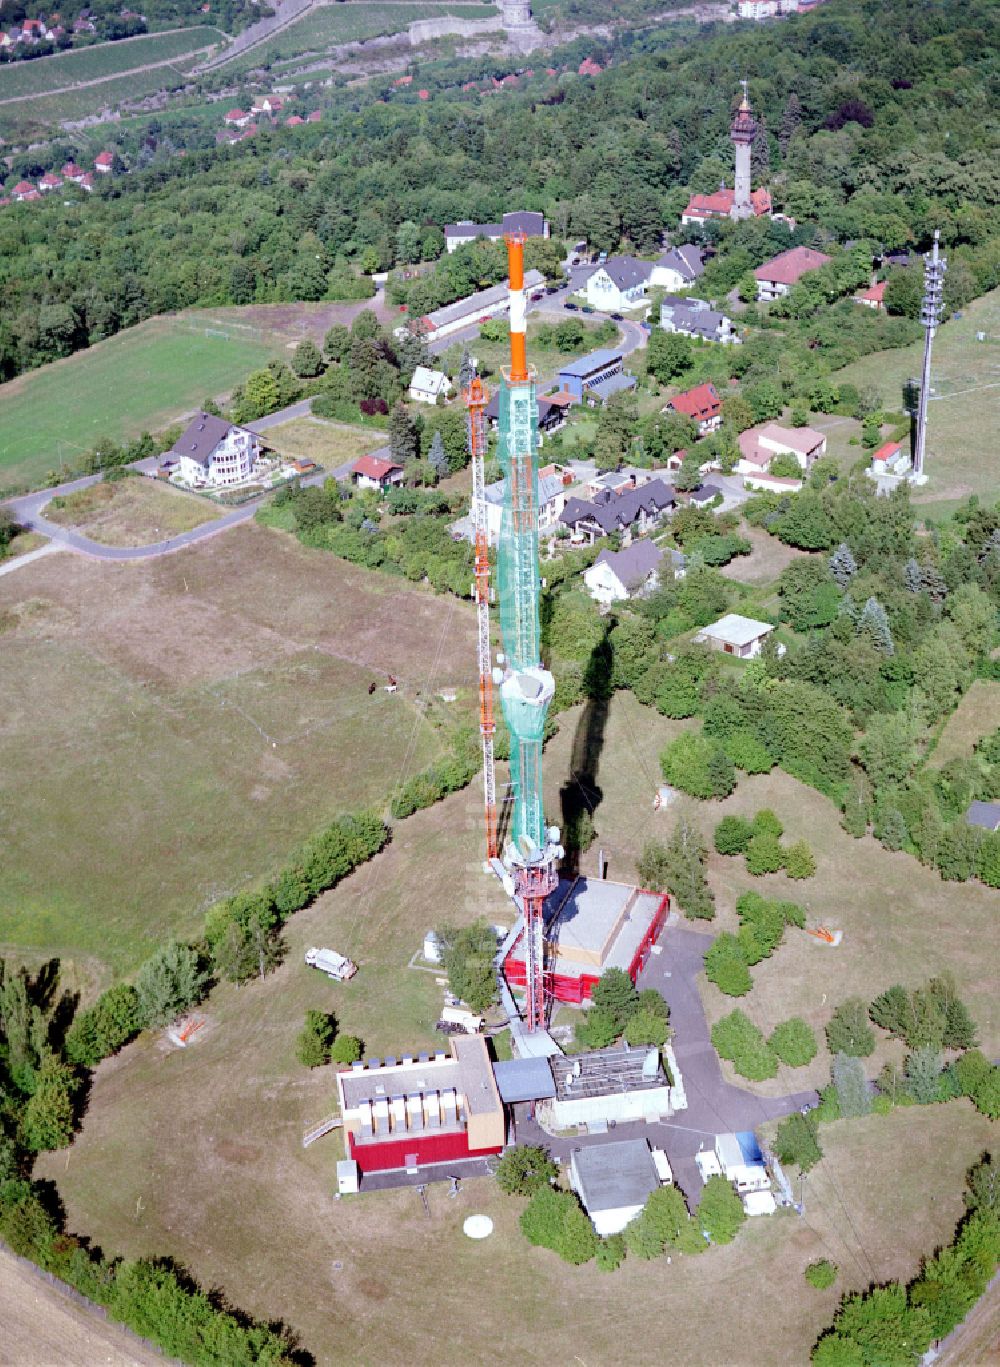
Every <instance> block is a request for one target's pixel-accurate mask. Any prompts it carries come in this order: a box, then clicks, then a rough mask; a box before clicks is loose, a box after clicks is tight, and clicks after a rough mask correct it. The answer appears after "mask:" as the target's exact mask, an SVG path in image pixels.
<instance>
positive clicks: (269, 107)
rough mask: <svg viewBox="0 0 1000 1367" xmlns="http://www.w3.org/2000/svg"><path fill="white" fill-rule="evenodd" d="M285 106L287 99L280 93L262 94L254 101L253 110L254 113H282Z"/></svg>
mask: <svg viewBox="0 0 1000 1367" xmlns="http://www.w3.org/2000/svg"><path fill="white" fill-rule="evenodd" d="M284 107H285V101H284V100H283V99H282V98H281V96H280V95H261V96H259V97H258V98H257V99H256V100H254V102H253V108H252V112H253V113H254V114H280V113H281V111H282V110H283V109H284Z"/></svg>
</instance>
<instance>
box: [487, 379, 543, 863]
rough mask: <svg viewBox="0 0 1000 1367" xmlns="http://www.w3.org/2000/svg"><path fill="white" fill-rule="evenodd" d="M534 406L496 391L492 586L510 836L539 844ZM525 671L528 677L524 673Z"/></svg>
mask: <svg viewBox="0 0 1000 1367" xmlns="http://www.w3.org/2000/svg"><path fill="white" fill-rule="evenodd" d="M537 412H538V407H537V404H536V402H535V386H534V385H533V384H523V385H515V386H513V387H510V386H508V385H507V384H503V385H502V386H501V388H500V450H499V455H500V465H501V468H502V470H503V476H504V500H503V510H502V515H501V519H500V545H499V549H498V555H497V580H498V586H499V599H500V634H501V637H502V640H503V650H504V655H505V657H506V665H507V668H508V669H509V670H511V671H513V674H514V675H515V676H516V678H515V679H513V680H511V681H510V682H507V683H505V684H504V685H503V686H502V687H501V689H500V701H501V704H502V706H503V713H504V717H505V719H506V721H507V726H508V729H509V730H510V776H511V784H512V787H513V790H514V819H513V823H512V826H511V832H510V833H511V836H512V838H513V839H514V840H520V838H521V837H525V836H526V837H527V838H528V839H529V840H531V842H532V843H533V844H535V845H537V846H539V847H540V846H541V845H543V844H544V840H545V820H544V814H543V810H542V734H543V732H544V729H545V713H546V711H547V700H546V699H544V698H543V689H542V685H541V683H540V681H539V678H536V677H535V675H538V674H539V666H540V663H541V632H540V626H539V612H538V591H539V568H538V460H537V453H538V422H537ZM525 671H533V673H532V674H526V673H525Z"/></svg>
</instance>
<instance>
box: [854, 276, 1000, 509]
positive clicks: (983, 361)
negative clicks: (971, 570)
mask: <svg viewBox="0 0 1000 1367" xmlns="http://www.w3.org/2000/svg"><path fill="white" fill-rule="evenodd" d="M979 332H982V333H984V334H985V340H984V341H982V342H977V341H976V334H977V333H979ZM922 356H923V344H922V343H918V344H916V345H914V346H910V347H904V348H902V349H900V350H897V351H885V352H878V353H876V354H875V355H873V356H866V357H865V358H864V360H861V361H856V362H855V363H854V364H853V365H850V366H847V367H846V369H844V370H838V371H837V372H836V374H835V375H834V377H833V378H834V380H835V381H836V382H838V383H840V382H844V381H849V382H850V383H852V384H856V385H857V386H858V387H859V388H865V387H866V386H871V385H873V386H874V387H875V388H876V389H878V390H879V391H880V393H881V394H882V397H883V400H884V402H885V404H886V407H887V408H888V409H892V410H894V411H898V410H899V408H900V407H901V403H902V399H901V395H902V386H903V383H904V382H905V381H906V380H907V379H908V378H909V377H910V376H913V375H916V376H919V375H920V366H921V358H922ZM931 385H932V391H933V392H932V394H931V396H930V402H929V405H928V431H927V474H928V475H929V476H930V480H929V483H928V484H927V485H926V486H925V487H924V488H923V489H917V490H914V492H913V502H914V504H915V505H917V509H918V513H920V512H922V511H926V512H927V513H929V514H931V515H933V514H935V513H938V514H940V513H943V512H947V511H948V510H949V508H950V507H953V506H954V505H955V503H957V502H958V501H960V500H962V499H965V498H967V497H968V495H969V494H978V495H979V496H980V497H981V498H984V499H989V500H991V501H992V500H993V499H995V498H996V495H997V476H996V451H997V444H998V441H1000V290H993V292H992V293H990V294H985V295H983V297H982V298H981V299H976V300H974V301H973V302H972V303H971V304H969V305H968V306H967V307H966V308H965V309H964V310H963V311H962V317H961V318H957V319H956V318H953V319H951V320H950V321H949V322H947V323H945V324H944V326H943V327H942V328H940V330H939V331H938V334H937V336H936V338H935V339H934V368H933V375H932V380H931Z"/></svg>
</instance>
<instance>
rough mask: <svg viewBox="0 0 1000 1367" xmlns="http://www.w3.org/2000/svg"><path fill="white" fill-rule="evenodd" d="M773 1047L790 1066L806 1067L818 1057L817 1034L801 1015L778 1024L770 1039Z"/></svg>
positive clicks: (769, 1041) (783, 1061) (779, 1056)
mask: <svg viewBox="0 0 1000 1367" xmlns="http://www.w3.org/2000/svg"><path fill="white" fill-rule="evenodd" d="M768 1043H769V1044H770V1046H771V1048H772V1049H773V1050H774V1052H775V1053H776V1054H777V1055H778V1058H779V1059H781V1061H782V1063H786V1064H787V1065H788V1066H789V1068H804V1067H805V1065H806V1064H807V1063H811V1062H812V1061H813V1059H814V1058H815V1057H816V1051H817V1049H818V1048H819V1046H818V1044H817V1043H816V1036H815V1035H814V1034H813V1032H812V1030H810V1028H809V1026H808V1025H807V1024H806V1022H805V1021H804V1020H802V1018H801V1017H800V1016H793V1017H792V1018H791V1020H787V1021H782V1022H781V1024H780V1025H776V1026H775V1028H774V1030H773V1031H772V1032H771V1038H770V1039H769V1040H768Z"/></svg>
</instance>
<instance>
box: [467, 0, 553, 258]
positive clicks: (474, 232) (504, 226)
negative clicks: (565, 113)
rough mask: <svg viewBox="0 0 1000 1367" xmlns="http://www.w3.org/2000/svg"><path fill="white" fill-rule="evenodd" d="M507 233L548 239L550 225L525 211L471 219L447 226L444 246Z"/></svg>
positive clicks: (494, 238)
mask: <svg viewBox="0 0 1000 1367" xmlns="http://www.w3.org/2000/svg"><path fill="white" fill-rule="evenodd" d="M515 3H518V0H515ZM524 8H525V9H528V17H529V20H530V15H531V11H530V9H529V8H528V6H527V5H525V6H524ZM507 233H524V235H525V237H548V236H549V225H548V223H547V222H546V220H545V215H544V214H536V213H530V212H527V211H524V210H521V211H518V212H516V213H512V214H504V216H503V221H502V222H500V223H473V222H472V221H471V219H462V220H460V221H459V222H458V223H448V224H446V225H445V230H444V244H445V247H446V248H447V250H448V252H449V253H451V252H455V251H458V249H459V247H464V246H465V245H466V244H467V243H469V242H475V241H476V239H477V238H480V237H485V238H486V240H487V241H488V242H500V241H502V240H503V238H504V236H505V235H506V234H507Z"/></svg>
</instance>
